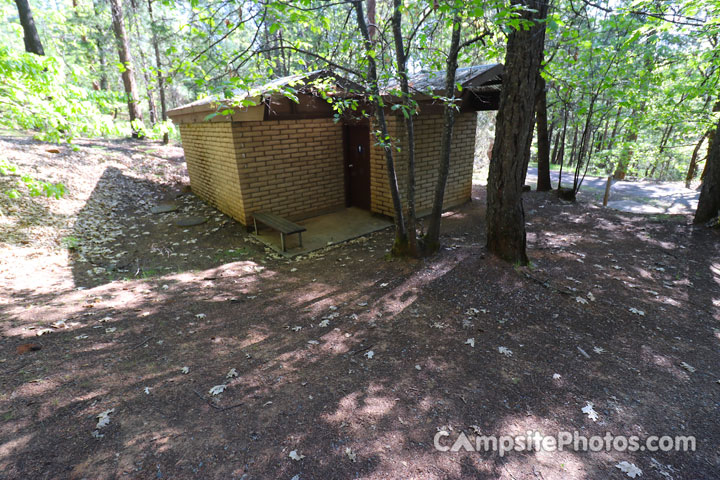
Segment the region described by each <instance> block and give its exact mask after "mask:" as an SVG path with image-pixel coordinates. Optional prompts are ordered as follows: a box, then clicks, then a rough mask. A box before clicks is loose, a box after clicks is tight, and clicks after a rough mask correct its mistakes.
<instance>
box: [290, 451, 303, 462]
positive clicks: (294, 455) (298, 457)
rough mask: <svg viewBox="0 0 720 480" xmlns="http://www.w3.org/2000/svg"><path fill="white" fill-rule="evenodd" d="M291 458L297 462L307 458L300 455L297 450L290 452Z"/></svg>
mask: <svg viewBox="0 0 720 480" xmlns="http://www.w3.org/2000/svg"><path fill="white" fill-rule="evenodd" d="M289 457H290V458H292V459H293V460H295V461H296V462H299V461H300V460H302V459H303V458H305V455H300V454H299V453H298V452H297V450H293V451H292V452H290V455H289Z"/></svg>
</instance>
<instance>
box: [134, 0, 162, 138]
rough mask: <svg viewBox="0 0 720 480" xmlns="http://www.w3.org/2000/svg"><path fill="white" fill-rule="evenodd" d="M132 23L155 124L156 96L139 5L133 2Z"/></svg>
mask: <svg viewBox="0 0 720 480" xmlns="http://www.w3.org/2000/svg"><path fill="white" fill-rule="evenodd" d="M131 25H132V26H134V27H135V35H137V42H138V51H139V52H140V66H141V67H142V76H143V81H144V82H145V91H146V92H147V101H148V113H149V114H150V124H151V125H155V124H156V123H157V109H156V108H155V97H154V92H153V87H152V81H151V80H150V76H149V75H148V68H147V66H148V62H147V59H146V58H145V53H144V50H143V49H142V46H141V45H140V42H141V41H142V40H141V39H142V37H141V36H140V27H138V24H137V6H136V5H134V4H133V16H132V22H131Z"/></svg>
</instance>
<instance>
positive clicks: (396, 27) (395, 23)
mask: <svg viewBox="0 0 720 480" xmlns="http://www.w3.org/2000/svg"><path fill="white" fill-rule="evenodd" d="M401 7H402V0H393V16H392V30H393V40H394V43H395V58H396V61H397V67H398V76H399V77H400V90H401V91H402V102H403V106H404V111H403V116H404V117H405V130H406V133H407V150H406V154H407V159H408V164H407V198H406V200H407V206H408V214H407V240H408V245H407V250H408V251H407V253H408V255H410V256H411V257H417V256H418V244H417V230H416V225H415V125H414V116H415V108H414V107H413V106H412V105H411V102H412V99H411V98H410V86H409V84H408V76H407V57H406V56H405V46H404V44H403V43H404V42H403V37H402V12H401ZM368 33H369V32H368Z"/></svg>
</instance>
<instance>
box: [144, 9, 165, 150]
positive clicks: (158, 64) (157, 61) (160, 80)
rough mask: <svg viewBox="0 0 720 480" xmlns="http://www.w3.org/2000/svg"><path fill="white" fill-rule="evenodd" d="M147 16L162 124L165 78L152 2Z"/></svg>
mask: <svg viewBox="0 0 720 480" xmlns="http://www.w3.org/2000/svg"><path fill="white" fill-rule="evenodd" d="M148 14H149V15H150V30H151V31H152V43H153V50H155V69H156V70H157V82H158V93H159V94H160V115H161V119H162V121H163V122H166V121H167V101H166V100H165V77H163V70H162V60H161V58H160V42H159V41H158V37H157V25H156V24H155V17H154V16H153V9H152V0H148ZM169 142H170V136H169V135H168V133H167V132H165V133H163V144H165V145H167V144H168V143H169Z"/></svg>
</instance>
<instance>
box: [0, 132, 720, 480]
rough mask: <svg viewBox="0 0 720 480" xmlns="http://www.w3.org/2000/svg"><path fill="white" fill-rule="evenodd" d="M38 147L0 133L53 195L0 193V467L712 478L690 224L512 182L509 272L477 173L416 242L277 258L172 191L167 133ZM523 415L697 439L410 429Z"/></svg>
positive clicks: (383, 236)
mask: <svg viewBox="0 0 720 480" xmlns="http://www.w3.org/2000/svg"><path fill="white" fill-rule="evenodd" d="M48 148H49V147H48V145H46V144H41V143H38V142H34V141H32V140H28V139H26V138H23V137H8V136H6V137H0V156H2V157H3V158H5V159H7V160H8V161H10V162H11V163H15V164H17V165H18V166H19V167H20V169H21V170H23V171H28V172H32V173H34V175H35V176H36V177H38V178H42V179H45V180H53V181H62V182H64V183H65V184H66V186H67V187H68V190H69V193H68V195H67V196H66V197H65V198H63V199H61V200H48V199H41V198H33V199H22V200H15V201H14V202H11V201H10V200H7V199H2V200H0V208H1V209H2V211H3V212H4V216H3V217H1V218H0V335H1V338H0V418H1V419H2V422H0V478H8V479H20V478H22V479H29V478H32V479H45V478H47V479H58V478H75V479H81V478H87V479H105V478H132V479H150V478H153V479H157V478H173V479H178V478H179V479H184V478H203V479H204V478H223V479H230V478H234V479H287V480H291V479H292V480H305V479H347V478H364V479H380V478H403V479H466V478H480V479H508V480H511V479H517V480H520V479H547V480H550V479H623V478H629V476H628V475H627V474H626V473H623V472H622V471H621V470H620V469H619V468H617V467H616V465H618V464H620V462H629V463H632V464H634V465H635V466H637V467H638V468H639V469H640V470H642V477H641V478H643V479H645V478H649V479H655V478H658V479H676V480H678V479H711V478H718V477H719V475H720V474H719V473H718V472H720V422H718V420H717V419H718V418H719V415H720V411H719V410H720V382H719V381H720V367H719V365H720V322H719V320H720V285H719V284H720V256H719V255H718V253H719V250H720V248H719V246H720V234H719V233H718V232H717V231H710V230H706V229H704V228H696V227H693V226H691V225H690V218H689V217H685V216H640V215H633V214H625V213H620V212H616V211H611V210H603V209H601V208H598V207H596V206H594V205H591V204H587V203H577V204H569V203H564V202H560V201H559V200H557V199H556V197H554V196H553V195H552V194H539V193H536V192H530V193H527V194H526V196H525V211H526V220H527V223H528V224H527V229H528V251H529V255H530V257H531V260H532V265H531V267H528V268H519V267H515V266H512V265H508V264H505V263H503V262H500V261H498V260H496V259H495V258H493V257H491V256H490V255H488V254H487V252H486V251H485V248H484V246H483V245H484V235H485V233H484V190H483V189H482V188H480V187H477V188H475V191H474V194H473V201H472V202H471V203H469V204H466V205H465V206H463V207H461V208H459V209H457V210H455V211H453V212H450V213H448V214H447V215H446V217H445V219H444V232H445V235H444V237H443V244H444V245H445V248H444V249H443V250H442V252H441V253H440V254H438V255H437V256H435V257H433V258H430V259H427V260H424V261H414V262H411V261H392V260H390V259H388V257H387V249H388V247H389V246H390V243H391V238H392V232H390V231H382V232H378V233H376V234H373V235H372V236H369V237H366V238H363V239H360V240H357V241H354V242H351V243H349V244H345V245H342V246H339V247H335V248H331V249H328V250H325V251H321V252H319V253H316V254H313V255H309V256H305V257H303V258H299V259H294V260H292V261H291V260H286V259H283V258H278V257H277V256H275V255H273V254H271V253H269V252H267V251H265V249H264V248H263V247H262V246H260V245H258V244H256V243H254V242H253V241H252V240H251V239H249V237H248V236H247V235H246V234H245V233H244V230H243V228H241V227H240V226H239V225H237V224H236V223H235V222H233V221H232V220H230V219H229V218H228V217H226V216H224V215H222V214H220V213H218V212H216V211H214V210H212V209H211V208H209V207H207V206H206V205H204V204H203V203H202V202H200V201H199V200H198V199H197V198H195V197H194V196H193V195H192V194H190V193H184V192H185V190H184V189H183V185H186V184H187V177H186V172H185V170H184V166H183V163H182V150H181V149H180V148H178V147H177V146H169V147H163V146H161V145H159V144H156V143H152V142H134V141H82V142H78V150H77V151H72V150H71V149H69V148H68V147H65V146H63V147H59V148H60V153H50V152H48V151H47V150H48ZM12 181H14V180H13V179H12V178H8V177H3V178H2V180H1V181H0V189H3V188H6V187H8V185H9V183H8V182H12ZM178 195H179V196H178ZM168 200H172V201H174V202H176V203H177V205H178V207H179V208H178V210H177V211H175V212H169V213H152V212H151V208H153V207H154V206H156V205H158V204H161V203H163V202H166V201H168ZM188 216H201V217H203V218H207V222H205V223H203V224H202V225H198V226H193V227H178V226H176V225H175V223H174V220H175V219H177V218H178V217H188ZM28 344H33V345H36V346H37V347H40V349H39V350H30V351H24V350H27V349H29V348H30V347H28V346H25V347H23V346H24V345H28ZM37 347H36V348H37ZM20 352H23V353H20ZM211 390H212V392H211ZM588 403H590V404H592V406H591V407H589V408H588ZM528 431H531V432H535V431H538V432H540V433H541V434H543V435H550V436H553V435H557V434H558V432H561V431H568V432H578V434H579V435H583V436H588V437H589V436H593V435H599V436H604V435H605V434H606V432H610V433H611V434H612V435H625V436H630V435H637V436H639V437H640V438H642V439H643V441H644V439H645V438H647V437H649V436H652V435H656V436H663V435H668V436H672V437H674V436H678V435H683V436H694V437H695V438H696V451H694V452H683V451H669V452H660V451H658V452H650V451H637V452H628V451H624V452H623V451H613V450H610V451H606V450H602V451H597V452H578V451H573V450H572V449H570V450H568V449H565V450H564V451H546V450H537V449H535V450H531V451H518V452H509V453H506V454H505V455H504V456H500V455H499V454H498V453H496V452H485V451H482V452H474V451H465V450H460V451H459V452H453V451H447V452H442V451H439V450H437V449H436V448H435V446H434V443H435V441H436V440H437V441H438V442H439V443H440V444H441V445H446V446H450V445H452V444H453V442H454V440H455V439H457V438H458V435H459V434H460V433H464V434H466V435H467V437H468V438H469V439H470V440H471V441H472V442H473V444H474V439H475V438H476V436H477V435H486V436H488V435H498V436H500V435H520V436H524V435H526V433H527V432H528ZM438 434H439V435H438Z"/></svg>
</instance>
